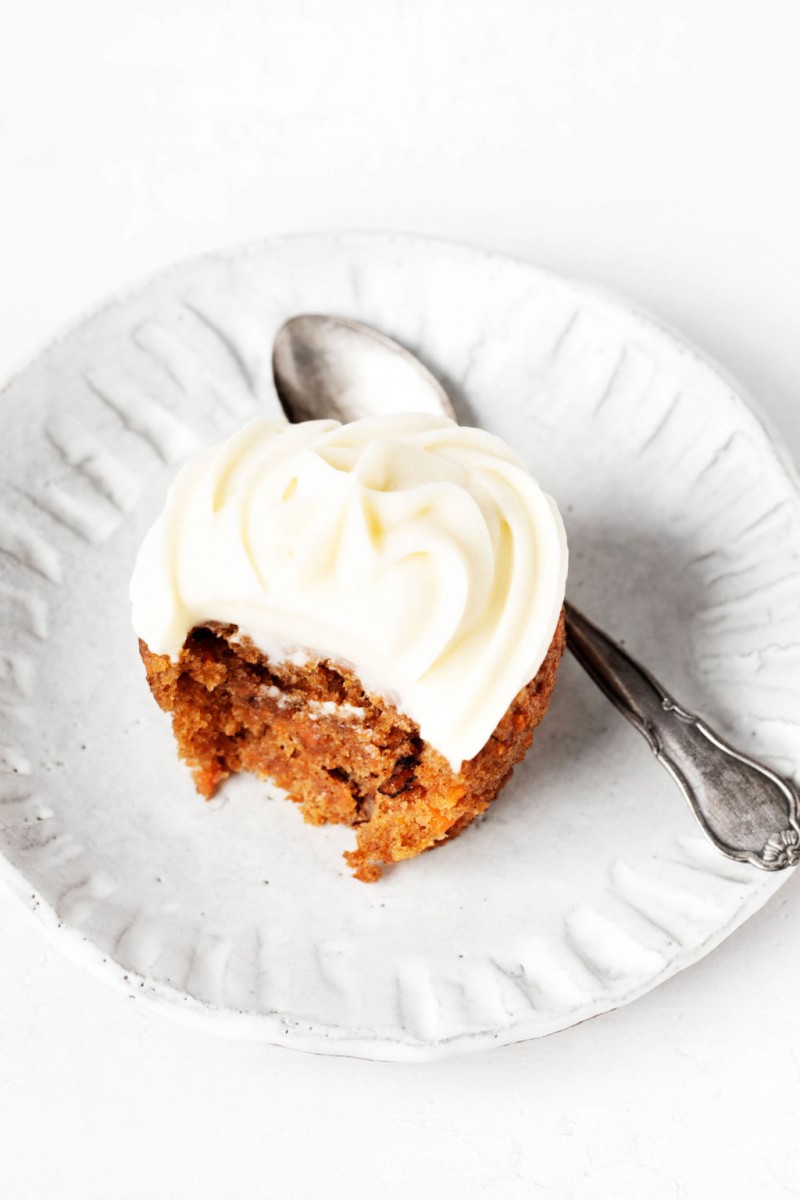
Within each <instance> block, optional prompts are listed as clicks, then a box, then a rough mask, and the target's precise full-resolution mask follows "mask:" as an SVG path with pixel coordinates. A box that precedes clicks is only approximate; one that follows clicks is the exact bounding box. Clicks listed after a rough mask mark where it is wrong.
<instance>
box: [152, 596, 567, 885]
mask: <svg viewBox="0 0 800 1200" xmlns="http://www.w3.org/2000/svg"><path fill="white" fill-rule="evenodd" d="M236 633H237V628H236V626H234V625H218V624H210V625H209V626H203V627H197V628H195V629H193V630H192V631H191V633H190V634H189V636H188V637H187V638H186V641H185V643H184V646H183V649H182V650H181V652H180V656H179V658H178V660H177V662H173V661H172V660H171V659H170V658H169V657H168V656H166V655H160V654H153V653H152V652H151V651H150V650H149V649H148V647H147V646H146V644H145V643H144V642H143V641H140V643H139V647H140V651H141V655H142V659H143V661H144V664H145V668H146V670H147V678H148V682H149V684H150V687H151V690H152V692H153V695H154V696H155V698H156V700H157V701H158V704H159V705H160V707H161V708H162V709H164V711H165V712H168V713H171V715H172V727H173V731H174V734H175V738H176V741H177V743H178V749H179V752H180V755H181V757H182V758H183V759H184V760H185V761H186V763H187V764H188V765H189V767H190V768H191V770H192V774H193V777H194V780H195V784H196V786H197V790H198V791H199V792H200V794H201V795H203V796H205V797H207V798H210V797H211V796H213V795H214V792H215V791H216V789H217V788H218V786H219V785H220V783H221V782H222V781H223V780H224V779H225V778H227V777H228V776H229V775H231V774H234V773H236V772H239V771H250V772H253V773H255V774H256V775H258V776H260V777H261V778H263V779H270V780H272V781H273V782H274V783H276V784H277V785H278V786H279V787H281V788H283V789H285V791H286V792H287V793H288V795H289V797H290V799H292V800H293V801H294V802H295V803H296V804H298V805H300V808H301V811H302V813H303V817H304V818H305V820H306V821H308V822H310V823H311V824H312V825H323V824H326V823H336V824H343V825H350V826H352V827H353V828H354V830H355V835H356V843H357V848H356V849H355V850H351V851H348V852H347V853H346V854H345V859H346V860H347V863H348V865H349V866H350V867H351V868H352V870H353V872H354V874H355V876H356V878H357V879H361V880H364V881H366V882H371V881H373V880H376V879H378V877H379V876H380V873H381V866H382V865H383V864H387V863H395V862H399V861H401V860H402V859H406V858H413V857H414V856H415V855H417V854H420V853H421V852H422V851H423V850H429V849H431V848H432V847H434V846H436V845H439V844H440V843H442V842H444V841H445V840H447V839H448V838H452V837H455V836H456V835H457V834H459V833H461V831H462V830H463V829H465V828H466V826H467V825H468V824H469V823H470V821H472V820H473V818H474V817H476V816H477V815H478V814H479V813H482V812H483V811H484V810H485V809H486V808H487V807H488V805H489V804H490V803H491V801H492V800H493V799H494V798H495V796H496V795H497V793H498V792H499V791H500V789H501V788H502V786H503V784H504V783H505V782H506V781H507V779H508V778H509V776H510V775H511V770H512V768H513V766H514V764H515V763H517V762H519V761H520V759H521V758H522V757H523V756H524V754H525V752H526V750H527V749H528V747H529V746H530V744H531V741H532V739H533V731H534V729H535V728H536V726H537V725H538V724H539V722H540V721H541V719H542V717H543V716H544V714H545V712H546V711H547V707H548V705H549V703H550V698H551V695H552V692H553V687H554V685H555V680H556V672H557V670H558V664H559V661H560V659H561V656H562V654H563V652H564V645H565V634H564V614H563V611H562V613H561V617H560V619H559V622H558V626H557V628H556V632H555V634H554V636H553V640H552V642H551V644H550V648H549V650H548V652H547V656H546V658H545V660H544V662H543V663H542V665H541V667H540V668H539V670H538V672H537V673H536V676H535V677H534V678H533V679H532V680H531V681H530V683H528V684H527V686H526V687H524V688H523V689H522V690H521V691H520V692H519V693H518V694H517V695H516V696H515V698H514V700H513V701H512V702H511V704H510V705H509V707H508V709H507V711H506V713H505V715H504V716H503V717H502V719H501V720H500V722H499V724H498V725H497V727H496V728H495V730H494V732H493V733H492V735H491V737H490V738H489V740H488V741H487V743H486V745H485V746H484V747H483V749H482V750H481V751H480V753H478V754H477V755H476V756H475V757H474V758H472V759H470V760H469V761H468V762H465V763H463V764H462V766H461V769H460V770H459V771H453V770H452V768H451V767H450V766H449V764H448V762H447V761H446V759H445V758H444V757H443V756H442V755H441V754H440V753H438V751H436V750H435V749H433V747H432V746H430V745H429V744H428V743H426V742H425V741H424V740H423V739H422V738H421V736H420V731H419V726H418V725H417V724H416V723H415V722H414V721H413V720H411V718H410V717H407V716H405V715H403V714H402V713H399V712H398V711H397V709H396V708H394V707H393V706H392V705H391V704H388V703H387V702H386V701H385V700H384V699H383V698H382V697H380V696H376V695H373V694H369V693H367V692H366V691H365V690H364V688H363V687H362V685H361V683H360V682H359V680H358V678H357V677H356V676H355V675H354V674H353V673H352V672H351V671H349V670H348V669H346V668H345V667H343V666H342V665H340V664H337V663H334V662H331V661H329V660H312V661H309V662H307V663H306V664H305V665H303V666H295V665H293V664H292V663H291V662H286V661H283V662H273V661H271V660H270V659H269V658H268V657H267V656H265V655H264V654H262V653H261V651H260V650H258V649H257V648H256V646H255V645H253V643H252V642H249V641H247V640H242V641H238V640H236Z"/></svg>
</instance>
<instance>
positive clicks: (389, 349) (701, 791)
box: [272, 315, 800, 871]
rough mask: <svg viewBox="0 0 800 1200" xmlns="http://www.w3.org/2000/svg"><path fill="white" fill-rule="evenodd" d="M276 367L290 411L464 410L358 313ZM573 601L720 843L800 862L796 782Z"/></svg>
mask: <svg viewBox="0 0 800 1200" xmlns="http://www.w3.org/2000/svg"><path fill="white" fill-rule="evenodd" d="M272 369H273V375H274V378H275V387H276V389H277V392H278V397H279V399H280V402H281V405H282V407H283V411H284V412H285V414H286V417H287V418H288V420H289V421H306V420H311V419H313V418H317V417H329V418H330V417H335V418H336V419H338V420H340V421H354V420H357V419H358V418H359V417H367V416H375V415H378V414H381V413H391V412H429V413H436V414H437V415H439V416H442V415H444V416H446V417H450V418H452V419H453V420H455V411H454V409H453V406H452V404H451V402H450V398H449V397H448V395H447V393H446V392H445V390H444V388H443V387H442V385H441V384H440V383H439V381H438V380H437V379H435V378H434V377H433V375H432V374H431V373H430V371H428V369H427V367H425V366H423V364H422V363H421V362H420V361H419V359H418V358H416V357H415V356H414V355H413V354H411V353H410V352H409V351H408V350H406V349H405V348H404V347H403V346H401V345H399V343H398V342H395V341H393V340H392V339H391V338H388V337H385V336H384V335H383V334H381V333H378V332H377V331H376V330H374V329H371V328H370V327H369V326H368V325H362V324H361V323H360V322H358V321H349V320H345V319H343V318H339V317H330V316H317V315H304V316H297V317H293V318H292V320H290V321H287V322H286V324H285V325H283V326H282V328H281V329H279V330H278V334H277V337H276V338H275V345H274V348H273V354H272ZM564 607H565V612H566V627H567V645H568V647H569V649H570V650H571V651H572V653H573V654H574V655H575V657H576V658H577V660H578V662H579V663H580V664H581V666H582V667H584V669H585V670H586V671H587V673H588V674H589V675H590V676H591V678H592V679H593V680H594V682H595V683H596V684H597V685H598V687H600V688H601V689H602V691H604V692H605V694H606V695H607V696H608V698H609V699H610V700H611V701H612V702H613V703H614V704H615V705H616V707H617V708H618V709H619V710H620V712H621V713H622V714H623V716H625V717H627V719H628V720H629V721H630V722H631V724H632V725H633V726H634V727H635V728H636V729H638V730H639V732H640V733H641V734H642V735H643V737H645V738H646V739H647V741H648V743H649V745H650V748H651V749H652V751H653V753H654V754H655V756H656V758H657V759H658V761H659V762H660V763H661V764H662V766H664V767H666V769H667V770H668V771H669V772H670V774H671V775H672V776H673V778H674V779H675V781H676V783H677V784H678V786H679V788H680V789H681V791H682V792H683V794H684V796H685V797H686V799H687V800H688V802H689V806H690V808H691V809H692V812H693V813H694V815H695V817H696V818H697V820H698V822H699V824H700V826H701V828H702V829H703V831H704V832H705V834H706V835H707V837H708V838H709V839H710V840H711V842H712V843H713V844H714V845H715V846H716V848H717V849H718V850H719V851H720V852H721V853H722V854H724V855H725V856H726V857H728V858H733V859H737V860H738V861H739V862H749V863H752V864H753V865H754V866H756V867H761V868H762V869H763V870H765V871H778V870H781V869H782V868H784V867H789V866H794V865H795V864H797V863H798V862H800V824H798V800H799V799H800V794H799V793H798V791H797V788H796V787H795V786H794V784H793V783H791V782H789V781H788V780H786V779H782V778H781V776H780V775H777V774H776V773H775V772H774V771H772V770H770V768H769V767H766V766H764V765H763V764H762V763H759V762H756V761H755V760H754V759H752V758H749V757H748V756H747V755H745V754H741V753H740V752H739V751H738V750H735V749H734V748H733V747H732V746H730V745H728V743H727V742H725V741H724V740H723V739H722V738H721V737H719V735H718V734H716V733H714V731H713V730H712V729H711V728H710V727H709V726H708V725H706V723H705V722H704V721H703V720H702V719H701V718H700V717H697V716H694V715H693V714H692V713H690V712H688V711H687V710H686V709H685V708H683V706H682V705H680V704H678V703H677V701H676V700H675V699H673V697H672V696H671V695H670V694H669V692H668V691H667V690H666V689H665V688H664V687H663V686H662V685H661V684H660V683H659V682H658V680H657V679H655V678H654V676H653V675H651V674H650V672H649V671H647V670H646V669H645V668H644V667H643V666H641V665H640V664H639V663H637V662H636V660H635V659H634V658H632V657H631V656H630V655H629V654H628V653H627V651H625V650H623V648H622V647H621V646H620V645H619V644H618V643H617V642H615V641H613V639H612V638H610V637H609V636H608V634H606V633H604V632H603V630H602V629H599V628H598V627H597V626H596V625H594V624H592V622H591V621H589V620H588V618H586V617H584V616H583V614H582V613H580V612H579V611H578V610H577V609H576V608H574V607H573V605H571V604H570V603H569V601H565V602H564Z"/></svg>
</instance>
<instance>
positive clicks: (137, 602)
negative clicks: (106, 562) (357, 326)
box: [131, 413, 567, 881]
mask: <svg viewBox="0 0 800 1200" xmlns="http://www.w3.org/2000/svg"><path fill="white" fill-rule="evenodd" d="M566 572H567V547H566V540H565V536H564V530H563V526H562V523H561V519H560V517H559V514H558V510H557V509H556V506H555V504H554V502H553V501H552V500H551V499H550V498H549V497H548V496H546V495H545V494H544V493H543V492H542V490H541V489H540V488H539V486H538V485H537V483H536V482H535V481H534V479H533V478H532V477H531V475H530V472H529V471H528V469H527V467H526V466H525V464H524V463H523V462H522V460H521V459H520V458H519V457H518V455H517V454H515V453H514V451H513V450H511V449H510V448H509V447H508V446H507V445H506V444H505V443H504V442H502V441H501V440H500V439H499V438H497V437H495V436H493V435H491V434H488V433H485V432H482V431H480V430H477V429H470V428H466V427H463V426H458V425H456V424H455V423H454V422H452V421H450V420H448V419H447V418H445V417H434V416H428V415H422V414H414V413H411V414H401V415H398V414H395V415H387V416H381V417H374V418H368V419H365V420H360V421H354V422H352V423H350V424H347V425H341V424H339V423H338V422H336V421H308V422H305V423H303V424H300V425H287V424H285V423H284V422H282V421H278V420H273V419H267V418H260V419H257V420H254V421H251V422H250V423H249V424H247V425H246V426H245V427H244V428H242V429H241V430H240V431H239V432H238V433H236V434H235V435H234V436H233V437H231V438H229V439H228V440H227V441H225V442H224V443H222V444H221V445H217V446H214V447H212V448H211V449H208V450H205V451H203V452H202V453H201V454H199V455H198V456H197V457H196V458H195V459H193V460H192V461H191V462H189V463H188V464H187V465H186V466H185V467H184V468H183V469H182V470H181V471H180V473H179V474H178V476H177V478H176V480H175V482H174V483H173V485H172V487H171V489H170V491H169V494H168V496H167V499H166V504H165V506H164V509H163V511H162V513H161V515H160V516H159V517H158V519H157V520H156V522H155V524H154V525H153V527H152V528H151V529H150V531H149V533H148V534H147V537H146V538H145V540H144V543H143V545H142V547H141V550H140V552H139V556H138V559H137V562H136V567H135V570H134V574H133V579H132V583H131V598H132V602H133V621H134V627H135V630H136V633H137V634H138V636H139V644H140V650H141V654H142V658H143V660H144V664H145V669H146V672H147V679H148V682H149V684H150V688H151V690H152V692H153V695H154V697H155V699H156V700H157V702H158V704H159V705H160V706H161V708H162V709H164V710H165V711H166V712H168V713H170V714H171V717H172V727H173V732H174V735H175V739H176V742H177V746H178V752H179V754H180V756H181V758H183V759H184V760H185V762H186V763H187V764H188V766H189V768H190V769H191V771H192V773H193V776H194V780H195V783H196V786H197V789H198V791H199V792H200V793H201V795H203V796H205V797H211V796H212V795H213V794H214V792H215V791H216V789H217V788H218V787H219V785H220V784H221V783H222V782H223V780H224V779H225V778H227V777H228V776H229V775H231V774H234V773H236V772H240V771H249V772H253V773H255V774H256V775H258V776H260V777H262V778H264V779H269V780H271V781H272V782H274V783H275V784H277V785H278V786H280V787H281V788H283V789H285V791H286V793H287V794H288V796H289V798H290V799H292V800H294V801H295V802H296V803H297V804H298V805H299V806H300V808H301V811H302V813H303V816H304V817H305V819H306V820H307V821H310V822H311V823H312V824H317V825H319V824H324V823H327V822H336V823H341V824H345V825H350V826H352V827H353V829H354V832H355V840H356V848H355V849H353V850H351V851H348V852H347V853H346V855H345V858H346V859H347V862H348V864H349V866H350V867H351V868H352V869H353V871H354V873H355V875H356V877H357V878H359V879H362V880H366V881H370V880H374V879H377V878H378V876H379V875H380V870H381V866H382V865H383V864H387V863H395V862H398V861H400V860H402V859H407V858H411V857H413V856H415V855H417V854H420V853H421V852H422V851H423V850H428V849H431V848H432V847H435V846H437V845H440V844H442V843H443V842H444V841H446V840H447V839H449V838H452V837H454V836H455V835H456V834H458V833H460V832H461V831H462V830H463V829H464V828H465V827H466V826H467V825H468V824H469V823H470V821H472V820H473V818H474V817H475V816H477V815H478V814H479V813H481V812H483V811H484V810H485V809H486V808H487V807H488V805H489V804H490V803H491V801H492V800H493V799H494V798H495V797H496V796H497V794H498V792H499V791H500V789H501V788H502V786H503V784H504V783H505V782H506V781H507V779H508V778H509V776H510V774H511V770H512V768H513V766H514V764H515V763H517V762H519V761H520V760H521V759H522V757H523V756H524V754H525V752H526V751H527V749H528V747H529V746H530V744H531V740H532V738H533V733H534V730H535V728H536V726H537V725H538V724H539V722H540V721H541V719H542V717H543V716H544V714H545V712H546V711H547V708H548V705H549V703H550V699H551V696H552V692H553V688H554V685H555V682H556V673H557V669H558V663H559V660H560V658H561V655H562V653H563V650H564V641H565V637H564V616H563V601H564V589H565V582H566Z"/></svg>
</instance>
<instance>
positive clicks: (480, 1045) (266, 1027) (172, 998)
mask: <svg viewBox="0 0 800 1200" xmlns="http://www.w3.org/2000/svg"><path fill="white" fill-rule="evenodd" d="M793 874H794V869H790V870H787V871H783V872H780V873H778V872H775V873H769V874H768V873H766V872H765V873H764V878H763V880H761V879H759V880H758V881H757V886H756V887H755V888H754V889H753V890H752V891H751V892H750V893H749V894H748V896H747V898H746V899H745V901H744V902H743V903H742V904H741V905H740V906H739V908H738V909H737V910H736V912H735V913H734V914H733V916H732V917H731V918H730V919H729V920H728V921H727V922H726V923H725V924H724V925H723V926H721V927H720V928H719V929H716V930H715V931H714V933H713V934H711V935H710V936H709V937H708V938H706V940H705V941H704V942H702V943H701V944H700V945H699V946H695V947H693V948H692V949H690V950H688V951H685V952H683V953H678V954H676V955H675V957H674V958H673V959H672V960H670V961H669V962H668V963H666V964H665V966H664V968H663V970H662V971H660V972H659V974H658V975H657V976H655V977H654V978H653V979H650V980H648V981H647V982H646V983H644V984H640V985H638V986H637V987H634V988H632V989H631V990H630V991H629V992H627V993H626V994H625V995H624V996H622V997H618V998H616V999H614V1000H613V1002H612V1003H610V1004H608V1003H604V1001H603V999H602V998H600V999H599V1000H597V1001H596V1002H594V1003H592V1004H587V1005H585V1006H584V1007H582V1008H577V1009H574V1010H572V1011H571V1012H570V1013H568V1014H562V1015H561V1016H558V1017H555V1018H554V1019H553V1020H552V1021H550V1022H547V1021H542V1020H540V1019H522V1020H520V1021H518V1022H516V1023H514V1024H512V1025H509V1026H508V1027H507V1028H505V1029H502V1030H500V1031H498V1032H490V1031H488V1030H483V1031H478V1032H476V1033H471V1034H459V1035H457V1036H455V1037H452V1038H447V1039H441V1040H439V1041H431V1042H419V1041H411V1040H409V1041H402V1040H400V1039H393V1038H387V1037H383V1036H380V1035H375V1036H369V1037H367V1036H364V1037H354V1036H353V1035H351V1034H346V1035H344V1036H342V1035H341V1033H340V1032H339V1031H338V1030H337V1028H336V1027H335V1026H324V1025H319V1024H315V1023H314V1022H310V1021H305V1020H303V1019H301V1018H288V1019H287V1018H283V1017H280V1016H278V1015H277V1014H272V1013H245V1012H241V1011H238V1010H236V1009H231V1008H217V1007H215V1006H213V1005H210V1004H205V1003H203V1002H202V1001H199V1000H195V999H193V998H192V997H190V996H188V995H187V994H186V993H185V992H181V991H179V990H178V989H177V988H171V987H169V986H167V985H165V984H159V983H154V982H153V980H151V979H148V978H147V976H143V975H138V974H137V973H136V972H134V971H131V970H127V969H126V968H125V967H123V966H121V965H120V964H119V963H117V962H115V961H114V960H113V959H112V958H110V957H108V955H105V954H104V953H103V952H102V950H100V949H99V947H97V946H96V945H95V944H94V943H93V942H91V941H89V939H88V938H87V937H85V936H84V935H83V934H80V933H78V932H77V931H76V930H75V929H72V928H71V927H69V926H67V925H65V924H64V923H63V922H62V921H60V920H59V917H58V915H57V913H56V912H55V910H54V909H53V907H52V906H51V905H50V904H49V903H48V902H47V901H46V900H45V899H44V897H42V896H41V895H40V894H39V893H38V892H37V891H35V890H32V885H31V884H30V883H29V882H28V880H27V879H26V878H25V876H24V875H23V874H22V872H21V871H19V870H18V869H17V868H16V867H14V866H13V865H12V864H11V863H10V862H9V861H8V859H7V858H6V857H5V855H3V854H0V885H2V886H3V888H4V890H5V891H6V893H7V894H9V895H10V896H11V897H12V898H13V900H14V901H15V902H16V904H17V905H18V907H19V908H21V909H22V911H23V913H24V914H25V915H26V916H27V918H28V920H29V921H30V924H31V926H32V927H34V928H37V929H39V930H41V931H42V932H43V933H44V934H45V937H46V939H47V941H48V943H49V944H50V945H51V946H52V947H53V948H54V949H55V950H57V951H59V952H60V953H61V954H63V955H64V957H65V958H67V959H68V960H69V961H71V962H73V963H75V965H76V966H79V967H82V968H83V969H85V970H86V971H88V972H89V973H90V974H91V975H93V976H94V977H95V978H96V979H98V980H99V981H100V982H101V983H104V984H105V985H106V986H108V987H110V988H113V990H114V991H117V992H120V993H122V994H123V995H125V996H127V997H129V998H130V999H133V1000H135V1001H136V1003H137V1006H138V1007H140V1008H142V1009H144V1010H145V1011H148V1012H152V1013H153V1014H156V1015H159V1016H167V1017H169V1018H170V1019H171V1020H173V1021H177V1022H180V1023H181V1024H184V1025H188V1026H189V1027H190V1028H193V1029H195V1030H197V1031H198V1032H202V1033H210V1034H212V1035H214V1036H217V1037H222V1038H228V1039H230V1040H235V1041H241V1042H249V1043H254V1044H267V1045H272V1046H276V1047H278V1048H283V1049H291V1050H294V1051H302V1052H304V1053H310V1054H322V1055H333V1056H336V1057H343V1058H358V1059H363V1060H365V1061H372V1062H398V1063H415V1062H417V1063H420V1062H433V1061H438V1060H441V1059H446V1058H453V1057H458V1056H460V1055H463V1054H470V1053H477V1052H479V1051H483V1050H489V1049H492V1048H497V1047H501V1046H511V1045H516V1044H518V1043H520V1042H529V1041H535V1040H537V1039H538V1038H542V1037H550V1036H552V1035H553V1034H556V1033H561V1032H563V1031H564V1030H567V1029H571V1028H573V1027H574V1026H576V1025H581V1024H583V1023H584V1022H585V1021H589V1020H591V1019H592V1018H593V1017H599V1016H602V1015H603V1014H604V1013H608V1012H614V1011H615V1010H616V1009H619V1008H624V1007H626V1006H627V1005H628V1004H632V1003H633V1002H634V1001H635V1000H638V999H640V998H641V997H642V996H646V995H647V994H648V992H651V991H653V990H654V989H655V988H657V987H659V986H660V985H661V984H662V983H665V982H666V981H667V980H668V979H671V978H672V977H673V976H675V975H678V974H680V972H682V971H684V970H686V968H687V967H690V966H692V965H693V964H694V963H696V962H699V961H700V959H702V958H705V957H706V955H708V954H710V953H711V952H712V951H714V950H715V949H717V948H718V947H719V946H720V945H721V944H722V943H723V942H724V941H727V939H728V938H729V937H730V936H731V935H732V934H733V933H735V931H736V930H737V929H739V928H740V927H741V926H742V925H743V924H744V923H745V922H746V921H747V920H749V918H750V917H752V916H755V914H756V913H757V912H759V911H760V910H761V909H762V908H763V907H764V905H765V904H766V903H767V902H768V901H769V900H770V899H771V898H772V896H773V895H774V894H775V893H776V892H777V891H778V890H779V889H780V888H781V887H782V886H783V885H784V884H785V883H786V882H788V878H789V876H791V875H793ZM676 964H677V965H676Z"/></svg>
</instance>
